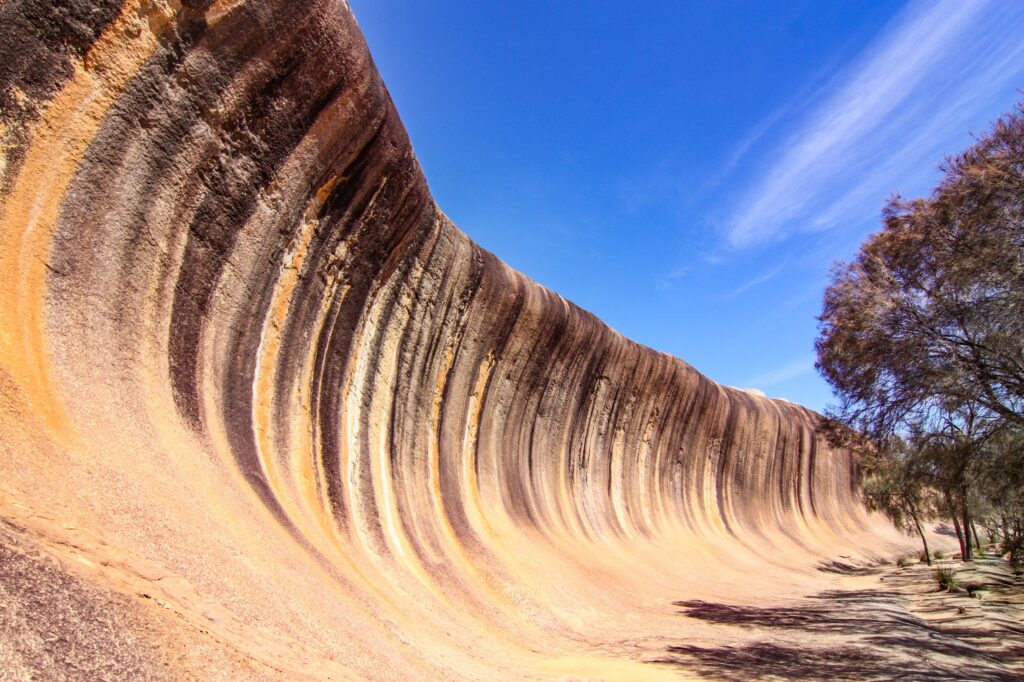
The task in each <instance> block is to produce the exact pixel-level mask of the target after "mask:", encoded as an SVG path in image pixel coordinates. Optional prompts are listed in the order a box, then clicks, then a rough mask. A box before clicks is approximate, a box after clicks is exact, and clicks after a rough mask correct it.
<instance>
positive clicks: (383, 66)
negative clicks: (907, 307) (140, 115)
mask: <svg viewBox="0 0 1024 682" xmlns="http://www.w3.org/2000/svg"><path fill="white" fill-rule="evenodd" d="M350 4H351V5H352V8H353V10H354V12H355V14H356V17H357V18H358V20H359V23H360V26H361V27H362V29H363V32H364V33H365V34H366V38H367V41H368V42H369V44H370V49H371V51H372V52H373V55H374V59H375V60H376V62H377V65H378V68H379V69H380V71H381V73H382V74H383V76H384V79H385V81H386V82H387V84H388V88H389V90H390V91H391V95H392V97H393V98H394V100H395V102H396V104H397V106H398V109H399V111H400V112H401V115H402V119H403V121H404V122H405V125H406V127H407V128H408V130H409V134H410V136H411V138H412V141H413V145H414V146H415V148H416V153H417V156H418V157H419V160H420V163H421V165H422V166H423V168H424V171H425V172H426V175H427V179H428V181H429V183H430V186H431V189H432V191H433V193H434V196H435V197H436V199H437V201H438V203H439V205H440V206H441V208H442V210H444V211H445V213H447V214H448V215H449V216H450V217H451V218H452V220H454V221H455V223H456V224H457V225H458V226H459V227H460V228H461V229H462V230H463V231H465V232H466V233H467V234H469V236H470V237H472V238H473V239H474V240H475V241H476V242H478V243H479V244H481V245H482V246H484V247H485V248H487V249H489V250H491V251H493V252H495V253H496V254H498V256H500V257H501V258H502V259H504V260H505V261H506V262H508V263H509V264H510V265H512V266H513V267H515V268H516V269H518V270H521V271H522V272H524V273H526V274H527V275H529V276H530V277H532V278H533V279H535V280H537V281H538V282H540V283H541V284H543V285H545V286H547V287H550V288H552V289H554V290H555V291H557V292H558V293H560V294H562V295H563V296H565V297H566V298H568V299H569V300H571V301H573V302H575V303H577V304H578V305H580V306H582V307H583V308H586V309H588V310H590V311H592V312H594V313H595V314H597V315H598V316H599V317H601V318H602V319H603V320H605V321H606V322H607V323H608V324H610V325H612V326H613V327H615V328H616V329H617V330H619V331H620V332H622V333H623V334H625V335H626V336H629V337H631V338H633V339H636V340H637V341H639V342H640V343H643V344H646V345H648V346H651V347H653V348H656V349H658V350H661V351H665V352H668V353H672V354H673V355H677V356H679V357H681V358H683V359H684V360H686V361H687V362H689V363H690V364H692V365H693V366H695V367H696V368H697V369H699V370H701V371H702V372H704V373H705V374H707V375H708V376H710V377H711V378H713V379H715V380H716V381H719V382H721V383H723V384H727V385H730V386H739V387H745V388H746V387H751V388H758V389H761V390H763V391H765V392H766V393H767V394H768V395H770V396H773V397H780V398H786V399H789V400H792V401H794V402H799V403H802V404H804V405H807V406H809V407H811V408H814V409H818V410H821V409H823V408H824V407H825V405H826V404H827V403H828V402H830V401H831V400H832V397H831V391H830V390H829V387H828V385H827V384H826V383H825V382H824V381H823V380H822V379H821V378H820V377H819V376H818V375H817V374H816V372H815V371H814V368H813V362H814V349H813V344H814V338H815V336H816V334H817V322H816V319H815V316H816V315H817V314H818V313H819V312H820V308H821V294H822V291H823V289H824V287H825V285H826V283H827V281H828V271H829V267H830V264H831V263H833V262H834V261H835V260H837V259H849V258H851V257H852V256H853V254H854V253H855V251H856V248H857V246H858V245H859V243H860V242H861V241H862V240H863V239H864V237H865V236H866V235H868V234H869V233H871V232H873V231H876V230H877V229H878V227H879V213H880V209H881V207H882V205H883V203H884V202H885V200H886V198H887V197H889V196H890V195H891V194H893V193H894V192H899V193H901V194H902V195H904V196H917V195H922V194H924V193H926V192H928V191H929V189H930V188H931V186H932V185H933V184H934V183H935V181H936V180H937V179H938V177H939V171H938V165H939V163H940V162H941V161H942V159H943V157H944V156H945V155H947V154H951V153H954V152H957V151H959V150H961V149H963V148H964V147H966V146H967V145H969V144H970V142H971V139H972V137H971V134H972V132H973V133H981V132H984V131H986V130H987V129H988V127H989V124H990V123H991V122H992V121H993V120H994V119H995V118H997V117H998V116H999V115H1000V114H1002V113H1003V112H1006V111H1008V110H1010V109H1011V108H1012V107H1013V106H1014V104H1015V103H1016V102H1017V101H1019V100H1020V99H1024V97H1022V96H1021V94H1020V92H1019V89H1020V88H1022V87H1024V2H1021V1H1020V0H932V1H928V2H909V3H906V2H869V1H866V0H863V1H857V2H854V1H852V0H851V1H849V2H838V1H837V2H822V1H820V0H814V1H810V0H788V1H786V2H781V1H767V0H766V1H764V2H752V1H746V0H744V1H740V0H714V1H712V0H708V1H707V2H702V3H698V2H691V1H672V2H669V1H667V0H666V1H655V0H651V1H647V2H642V3H623V2H606V1H604V0H586V1H584V0H561V1H557V2H556V1H548V2H541V1H540V0H521V1H519V2H514V3H497V2H495V3H491V2H488V3H483V2H480V3H469V2H455V1H454V0H431V1H430V2H427V1H426V0H351V2H350Z"/></svg>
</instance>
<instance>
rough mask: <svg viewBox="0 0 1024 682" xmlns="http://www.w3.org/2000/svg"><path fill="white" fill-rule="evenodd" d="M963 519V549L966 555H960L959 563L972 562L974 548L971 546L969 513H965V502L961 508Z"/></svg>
mask: <svg viewBox="0 0 1024 682" xmlns="http://www.w3.org/2000/svg"><path fill="white" fill-rule="evenodd" d="M963 517H964V523H963V525H964V539H965V540H966V542H965V543H964V548H965V549H966V550H967V553H966V554H962V553H961V554H960V560H961V561H974V547H973V546H972V545H971V513H970V512H969V511H967V502H964V506H963Z"/></svg>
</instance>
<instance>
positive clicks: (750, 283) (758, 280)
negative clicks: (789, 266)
mask: <svg viewBox="0 0 1024 682" xmlns="http://www.w3.org/2000/svg"><path fill="white" fill-rule="evenodd" d="M780 272H782V266H781V265H778V266H776V267H774V268H772V269H771V270H767V271H765V272H762V273H761V274H760V275H758V276H757V277H753V278H751V279H748V280H747V281H746V282H744V283H743V284H741V285H739V286H738V287H736V288H735V289H733V290H732V291H730V292H729V293H727V294H726V295H725V296H726V298H736V297H737V296H739V295H740V294H742V293H743V292H744V291H747V290H749V289H753V288H754V287H756V286H757V285H759V284H764V283H765V282H767V281H768V280H770V279H773V278H774V277H775V276H776V275H778V274H779V273H780Z"/></svg>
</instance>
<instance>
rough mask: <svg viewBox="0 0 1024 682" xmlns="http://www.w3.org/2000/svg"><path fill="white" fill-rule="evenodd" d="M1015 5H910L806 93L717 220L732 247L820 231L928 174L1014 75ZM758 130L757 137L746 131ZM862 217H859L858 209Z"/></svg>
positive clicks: (1000, 1)
mask: <svg viewBox="0 0 1024 682" xmlns="http://www.w3.org/2000/svg"><path fill="white" fill-rule="evenodd" d="M1022 56H1024V3H1019V2H1018V1H1017V0H937V1H923V0H919V1H918V2H914V3H912V4H910V5H909V6H908V7H907V8H906V9H905V10H904V11H903V12H901V14H900V15H898V16H897V17H896V18H895V19H894V20H893V21H892V22H891V23H890V24H889V26H888V27H887V28H886V29H885V30H884V31H883V32H882V34H881V35H880V36H879V37H878V38H877V39H876V40H875V41H874V42H873V43H871V44H870V45H868V47H867V48H866V49H865V50H864V52H863V53H862V54H861V55H860V56H859V57H858V58H857V59H856V60H855V61H854V63H853V64H851V65H850V66H849V67H848V68H846V69H844V70H843V71H841V72H840V73H839V74H838V75H837V76H836V77H835V78H833V79H832V80H831V81H830V82H829V83H828V84H827V85H826V86H825V87H824V88H823V89H822V91H821V92H820V93H819V95H818V96H817V102H818V104H816V105H813V106H812V107H811V109H810V113H809V114H808V115H807V116H806V117H804V118H803V119H802V120H801V121H800V123H799V124H798V125H797V126H796V128H795V129H794V130H793V131H792V132H791V133H790V134H789V135H788V136H786V137H785V138H784V139H783V140H782V142H781V143H780V144H779V145H778V147H777V149H776V153H775V161H774V162H772V163H769V164H767V166H766V168H765V170H764V172H762V173H760V174H759V175H758V176H757V177H756V178H755V180H754V182H753V184H752V185H751V186H750V187H749V189H748V190H747V192H746V193H745V194H741V195H740V197H739V200H738V201H737V202H736V205H738V206H740V207H741V208H740V209H739V210H737V211H735V212H734V213H733V214H732V215H731V218H730V219H729V220H728V221H727V224H726V236H727V239H728V242H729V244H730V245H731V246H733V247H745V246H749V245H751V244H755V243H758V242H764V241H768V240H770V239H774V238H778V237H780V236H785V235H787V234H791V233H793V232H800V231H817V230H823V229H829V228H831V227H834V226H835V225H837V224H839V223H840V222H841V221H848V220H850V219H851V216H852V215H854V214H856V216H857V217H858V218H864V217H866V216H865V211H873V212H874V214H875V215H877V211H878V209H879V207H880V206H879V201H880V199H881V198H884V197H885V196H886V195H887V194H888V193H890V192H891V191H892V190H893V189H896V188H897V187H898V186H900V185H901V184H902V183H904V182H906V181H907V179H908V174H916V175H917V176H920V175H921V173H922V172H928V171H930V170H931V169H933V168H934V167H935V165H936V163H937V162H938V161H939V160H940V159H939V156H940V155H941V154H942V153H943V151H946V152H948V151H955V150H951V149H943V144H944V143H947V142H948V140H949V139H950V136H951V135H958V136H961V135H963V133H964V132H966V131H965V130H964V126H970V125H972V124H973V125H977V117H978V116H979V115H981V114H980V113H979V112H986V111H989V110H990V108H991V106H992V102H993V98H997V99H998V98H1002V99H1003V100H1006V99H1012V96H1013V94H1014V92H1013V91H1014V87H1019V86H1020V85H1021V83H1017V82H1015V79H1019V78H1020V77H1021V75H1022V74H1024V59H1022ZM755 132H756V133H758V134H760V132H761V131H760V130H758V131H755ZM868 215H870V213H869V214H868Z"/></svg>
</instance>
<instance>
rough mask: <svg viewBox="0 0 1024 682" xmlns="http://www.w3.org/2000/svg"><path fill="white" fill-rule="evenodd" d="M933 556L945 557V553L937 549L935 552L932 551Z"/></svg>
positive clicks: (935, 557) (936, 557)
mask: <svg viewBox="0 0 1024 682" xmlns="http://www.w3.org/2000/svg"><path fill="white" fill-rule="evenodd" d="M932 558H933V559H943V558H945V555H944V554H943V553H942V552H939V551H938V550H936V551H935V552H933V553H932Z"/></svg>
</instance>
